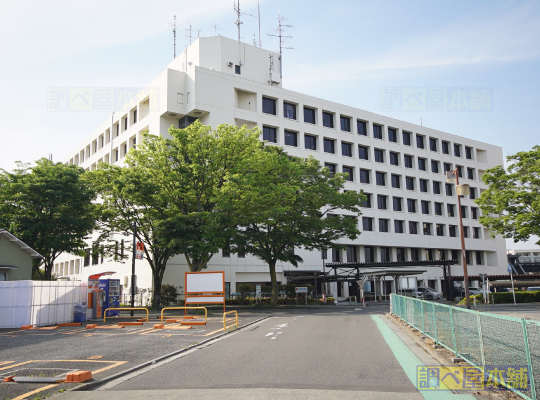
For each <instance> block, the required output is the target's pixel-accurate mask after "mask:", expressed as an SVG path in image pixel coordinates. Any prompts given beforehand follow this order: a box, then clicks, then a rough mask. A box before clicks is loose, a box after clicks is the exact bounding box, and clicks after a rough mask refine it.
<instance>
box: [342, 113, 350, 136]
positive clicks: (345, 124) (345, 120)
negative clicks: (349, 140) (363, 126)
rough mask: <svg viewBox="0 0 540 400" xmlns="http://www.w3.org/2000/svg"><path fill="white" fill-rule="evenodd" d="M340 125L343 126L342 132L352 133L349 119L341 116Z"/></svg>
mask: <svg viewBox="0 0 540 400" xmlns="http://www.w3.org/2000/svg"><path fill="white" fill-rule="evenodd" d="M339 123H340V125H341V130H342V131H345V132H350V131H351V119H350V118H349V117H344V116H340V117H339Z"/></svg>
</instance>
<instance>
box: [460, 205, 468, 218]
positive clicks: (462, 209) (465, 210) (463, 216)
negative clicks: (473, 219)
mask: <svg viewBox="0 0 540 400" xmlns="http://www.w3.org/2000/svg"><path fill="white" fill-rule="evenodd" d="M461 217H462V218H467V206H461Z"/></svg>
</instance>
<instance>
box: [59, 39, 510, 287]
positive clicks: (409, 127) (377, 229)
mask: <svg viewBox="0 0 540 400" xmlns="http://www.w3.org/2000/svg"><path fill="white" fill-rule="evenodd" d="M315 83H316V82H314V84H315ZM195 119H200V120H201V122H202V123H203V124H206V125H211V126H212V127H216V126H217V125H219V124H223V123H226V124H234V125H238V126H242V125H247V126H248V127H249V128H253V127H256V126H258V127H259V128H260V129H261V130H262V131H263V137H261V140H262V139H264V140H268V141H269V142H273V143H276V144H277V145H279V146H283V147H284V148H285V149H286V151H287V152H288V153H289V154H291V155H294V156H300V157H308V156H310V155H312V156H314V157H316V158H317V159H319V160H320V162H321V163H322V164H324V165H326V166H328V167H330V168H332V169H335V171H338V172H348V173H349V175H350V180H349V181H348V182H347V183H346V190H364V192H365V193H366V194H368V196H369V201H368V203H367V204H366V207H364V208H363V215H362V216H361V217H360V218H359V225H360V226H359V228H360V230H361V231H362V234H361V235H360V236H359V237H358V239H356V240H354V241H348V240H345V241H343V244H346V245H347V246H348V247H347V249H345V250H342V251H330V252H328V256H327V257H328V260H327V261H328V262H332V261H345V262H346V261H358V262H363V261H370V260H375V261H377V260H378V261H384V260H393V261H399V260H437V259H448V258H456V259H457V258H460V257H461V256H460V249H461V245H460V238H459V217H458V210H457V198H456V193H455V186H454V185H453V184H446V182H445V176H444V172H445V170H447V169H452V170H453V169H454V168H456V167H458V168H459V169H460V173H461V182H462V183H467V184H469V185H470V187H471V196H467V197H464V198H463V199H462V209H463V213H464V225H465V232H466V239H465V244H466V248H467V257H468V258H469V260H468V265H469V274H470V275H478V273H481V272H486V273H488V274H499V273H504V272H505V271H506V264H507V261H506V244H505V241H504V239H502V238H500V237H497V238H495V239H493V238H491V237H490V234H489V232H488V231H487V229H485V228H484V227H483V226H482V225H481V224H480V223H479V221H478V217H479V215H480V211H479V208H478V207H477V206H476V204H475V203H474V198H476V197H478V196H479V195H480V194H481V193H482V191H484V190H485V189H486V185H485V184H484V183H483V182H482V175H483V174H484V172H485V170H486V169H488V168H492V167H494V166H496V165H501V164H503V154H502V149H501V148H500V147H498V146H494V145H491V144H488V143H483V142H479V141H476V140H473V139H469V138H464V137H461V136H456V135H453V134H449V133H446V132H441V131H437V130H434V129H430V128H426V127H422V126H419V125H415V124H411V123H409V122H404V121H400V120H397V119H393V118H388V117H385V116H382V115H378V114H375V113H372V112H369V111H365V110H360V109H357V108H353V107H349V106H347V105H343V104H339V103H335V102H331V101H326V100H324V99H319V98H316V97H312V96H308V95H305V94H302V93H296V92H293V91H290V90H286V89H284V88H283V87H282V85H281V82H280V62H279V54H276V53H273V52H270V51H268V50H264V49H261V48H258V47H254V46H251V45H248V44H245V43H239V42H238V41H235V40H231V39H228V38H225V37H222V36H216V37H208V38H200V39H198V40H197V41H196V42H195V43H193V44H192V45H191V46H190V47H189V48H188V49H187V50H186V51H184V52H183V53H182V54H180V55H179V56H178V57H177V58H176V59H175V60H174V61H173V62H171V63H170V64H169V65H168V66H167V68H166V69H165V70H164V71H163V72H162V73H161V74H160V75H159V76H158V77H157V78H156V79H155V80H154V81H153V82H152V83H150V85H148V87H147V88H146V90H143V91H141V92H140V93H139V94H138V96H137V97H135V98H134V99H132V100H131V101H130V102H127V103H126V104H125V106H124V108H123V109H122V110H121V111H117V112H116V113H115V114H114V115H113V117H112V118H109V119H107V120H106V121H104V122H103V124H102V125H101V126H100V127H98V128H97V129H96V130H94V131H93V133H91V134H90V135H88V136H87V137H86V138H85V139H84V140H82V141H81V143H80V145H79V146H77V147H76V148H74V149H73V151H72V152H70V153H69V154H67V155H66V156H65V157H64V159H63V161H64V162H66V163H67V164H76V165H79V166H82V167H83V168H85V169H87V170H93V169H95V168H96V166H97V165H98V164H99V163H100V162H113V163H118V164H120V165H121V164H122V162H123V158H124V156H125V154H126V153H127V152H128V151H129V149H131V148H132V147H134V146H136V144H137V143H139V142H140V140H141V133H142V132H144V131H147V130H148V131H149V132H150V133H151V134H156V135H164V136H166V135H167V130H168V128H169V127H170V126H171V125H174V126H175V127H184V126H186V125H188V124H189V123H191V122H192V121H194V120H195ZM119 240H120V239H119ZM125 240H126V241H130V240H131V239H130V238H125ZM90 247H91V243H89V248H90ZM296 251H297V252H298V254H300V255H301V257H302V258H303V259H304V263H303V264H302V265H300V266H299V268H301V269H306V270H322V265H323V260H322V257H321V253H320V252H308V251H304V250H303V249H296ZM136 265H137V276H138V278H137V279H138V286H139V288H146V289H151V286H152V279H151V271H150V268H149V267H148V266H147V264H146V262H145V261H144V260H143V261H139V260H137V261H136ZM294 269H295V267H293V266H292V265H288V264H282V265H279V266H278V267H277V271H278V272H277V275H278V281H281V282H285V277H284V275H283V271H286V270H294ZM186 270H187V264H186V262H185V260H184V257H183V256H177V257H174V258H173V259H172V260H170V261H169V263H168V266H167V271H166V273H165V279H164V283H171V284H174V285H181V286H183V276H184V274H183V273H184V271H186ZM208 270H225V273H226V281H227V285H228V287H229V289H230V292H235V291H236V288H237V284H238V283H242V282H249V283H265V282H269V281H270V276H269V273H268V267H267V266H266V265H265V264H264V263H263V262H262V261H260V260H258V259H256V258H254V257H252V256H250V255H246V256H245V257H240V256H238V255H233V254H231V255H228V254H227V253H223V252H220V253H219V254H216V255H215V256H214V257H213V258H212V260H211V261H210V263H209V266H208ZM103 271H116V274H115V275H113V277H114V278H120V279H121V284H122V283H123V284H124V285H125V288H127V287H129V285H130V282H129V280H130V275H131V261H127V262H125V263H124V264H121V263H118V262H115V261H114V260H111V259H102V258H101V257H94V258H93V257H91V256H90V252H88V255H87V257H86V258H79V257H75V256H72V255H67V254H66V255H63V256H62V257H61V258H59V259H58V261H57V263H56V265H55V267H54V272H55V273H56V274H57V275H60V276H63V275H70V276H73V277H74V278H76V279H86V277H87V276H88V275H90V274H93V273H97V272H103ZM451 273H452V275H463V269H462V267H461V266H453V267H452V271H451ZM441 278H442V269H441V268H428V271H427V272H426V273H424V274H422V275H419V276H417V279H418V280H419V281H420V282H419V284H422V285H424V286H432V287H434V288H435V289H439V290H440V289H441V284H440V281H441ZM338 285H341V284H336V283H332V284H331V285H330V291H331V292H332V293H333V294H334V295H337V294H338V293H339V294H340V295H341V296H347V294H348V288H347V287H339V288H338Z"/></svg>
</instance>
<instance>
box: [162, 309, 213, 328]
mask: <svg viewBox="0 0 540 400" xmlns="http://www.w3.org/2000/svg"><path fill="white" fill-rule="evenodd" d="M165 310H184V314H185V313H186V312H187V310H204V325H206V322H207V321H208V310H207V309H206V307H165V308H163V309H162V310H161V322H162V323H163V313H164V312H165ZM184 316H185V315H184ZM169 317H171V316H170V315H169ZM172 317H173V318H181V317H182V316H181V315H180V316H178V317H174V316H172ZM194 325H203V323H202V322H199V323H194Z"/></svg>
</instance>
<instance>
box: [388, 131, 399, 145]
mask: <svg viewBox="0 0 540 400" xmlns="http://www.w3.org/2000/svg"><path fill="white" fill-rule="evenodd" d="M388 141H389V142H394V143H397V130H395V129H394V128H388Z"/></svg>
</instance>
